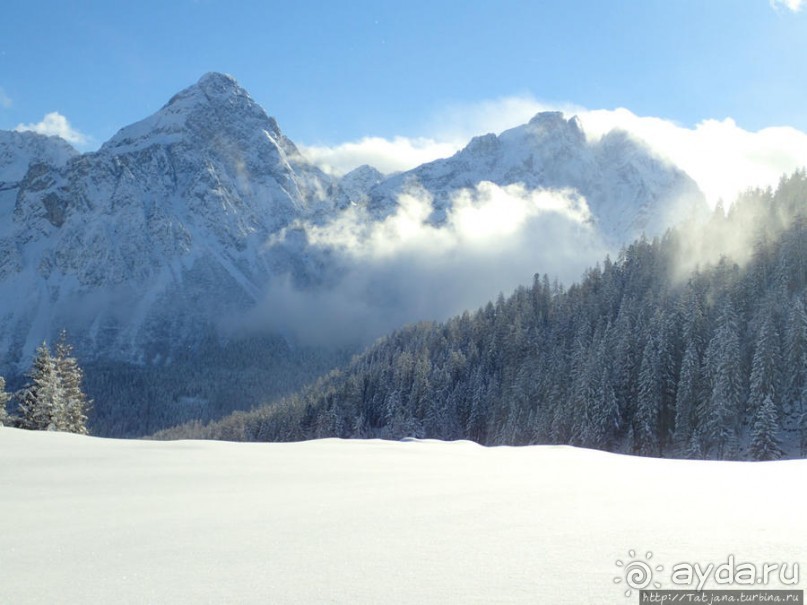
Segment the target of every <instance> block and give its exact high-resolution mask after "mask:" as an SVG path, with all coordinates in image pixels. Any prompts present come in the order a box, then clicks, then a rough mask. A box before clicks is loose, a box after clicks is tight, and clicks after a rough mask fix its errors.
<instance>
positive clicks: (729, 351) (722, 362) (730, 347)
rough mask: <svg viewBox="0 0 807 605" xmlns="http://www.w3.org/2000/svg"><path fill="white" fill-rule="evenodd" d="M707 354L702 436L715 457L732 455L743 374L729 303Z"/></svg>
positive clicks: (722, 457) (735, 328) (734, 451)
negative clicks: (707, 383)
mask: <svg viewBox="0 0 807 605" xmlns="http://www.w3.org/2000/svg"><path fill="white" fill-rule="evenodd" d="M706 357H707V360H706V363H707V366H708V369H709V376H710V378H711V386H712V391H711V396H710V398H709V408H708V410H706V414H705V418H704V420H705V426H704V431H703V437H705V439H706V441H707V447H708V446H713V447H714V449H715V453H716V455H717V458H718V459H725V458H732V457H733V456H734V455H735V454H736V448H737V424H738V422H739V412H740V397H741V384H740V383H741V381H742V374H741V370H740V364H741V358H740V339H739V335H738V328H737V317H736V315H735V313H734V308H733V306H732V305H731V303H730V302H727V303H726V304H725V305H724V308H723V312H722V314H721V317H720V320H719V327H718V329H717V332H716V333H715V335H714V337H713V338H712V341H711V342H710V343H709V347H708V351H707V356H706Z"/></svg>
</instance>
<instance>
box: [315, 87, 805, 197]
mask: <svg viewBox="0 0 807 605" xmlns="http://www.w3.org/2000/svg"><path fill="white" fill-rule="evenodd" d="M558 110H559V111H563V112H564V113H565V114H566V116H567V117H568V116H571V115H578V116H579V117H580V119H581V121H582V123H583V126H584V129H585V131H586V133H587V135H588V136H589V138H590V139H597V138H599V137H600V136H602V135H603V134H605V133H606V132H608V131H609V130H611V129H613V128H621V129H624V130H627V131H628V132H630V133H631V134H633V135H634V136H637V137H638V138H640V139H643V140H644V141H645V142H646V143H647V144H648V145H649V146H650V147H651V148H653V149H654V150H655V151H656V153H658V154H659V155H661V156H662V157H666V158H667V159H669V160H670V161H672V162H673V163H674V164H676V165H678V166H679V167H680V168H682V169H683V170H685V171H686V172H687V173H688V174H689V175H690V176H691V177H692V178H693V179H695V181H696V182H697V183H698V185H699V186H700V188H701V189H702V190H703V192H704V193H705V194H706V197H707V199H708V200H709V202H710V203H711V204H712V205H714V204H716V203H717V201H718V200H719V199H723V201H724V202H725V203H726V204H727V205H730V204H731V203H732V202H733V201H734V199H735V198H736V196H737V194H738V193H739V192H742V191H745V190H746V189H748V188H753V187H763V188H764V187H768V186H771V187H775V186H776V184H777V182H778V181H779V178H780V177H781V176H782V175H783V174H786V173H791V172H793V171H794V170H795V169H797V168H802V167H804V166H805V164H807V133H804V132H801V131H799V130H796V129H795V128H790V127H771V128H764V129H762V130H759V131H756V132H754V131H749V130H745V129H743V128H742V127H740V126H739V125H737V124H736V123H735V122H734V120H732V119H731V118H725V119H722V120H705V121H703V122H701V123H699V124H697V125H695V126H694V127H692V128H687V127H684V126H680V125H678V124H676V123H674V122H672V121H670V120H665V119H663V118H656V117H643V116H637V115H636V114H634V113H632V112H631V111H629V110H627V109H622V108H619V109H612V110H610V109H609V110H588V109H585V108H580V107H574V106H570V105H560V104H555V105H552V104H547V103H543V102H540V101H537V100H535V99H533V98H531V97H526V96H520V97H510V98H502V99H498V100H495V101H485V102H482V103H477V104H473V105H464V106H454V107H451V108H449V109H447V110H446V111H444V112H441V113H440V114H439V115H438V116H436V118H435V119H434V120H432V121H431V123H430V129H431V131H432V133H431V135H430V136H424V137H422V138H407V137H403V136H401V137H395V138H394V139H383V138H379V137H371V138H365V139H362V140H360V141H356V142H352V143H345V144H342V145H337V146H335V147H306V148H304V153H305V154H306V155H307V156H308V157H309V158H310V159H312V160H313V161H314V162H316V163H318V164H321V165H324V166H325V167H326V168H327V169H330V170H331V171H332V172H335V173H337V174H343V173H345V172H347V171H349V170H351V169H353V168H355V167H357V166H359V165H361V164H370V165H371V166H375V167H376V168H378V169H379V170H381V171H382V172H391V171H397V170H408V169H410V168H414V167H415V166H417V165H419V164H422V163H424V162H427V161H431V160H435V159H437V158H441V157H447V156H449V155H451V154H452V153H454V152H456V151H457V150H459V149H461V148H462V147H463V146H465V145H466V144H467V143H468V141H469V139H470V138H471V137H473V136H476V135H480V134H485V133H488V132H494V133H500V132H501V131H502V130H505V129H507V128H511V127H514V126H517V125H519V124H524V123H526V122H527V121H529V119H530V118H531V117H532V116H533V115H535V114H536V113H538V112H540V111H558Z"/></svg>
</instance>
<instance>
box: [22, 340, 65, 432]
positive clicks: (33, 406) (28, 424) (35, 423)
mask: <svg viewBox="0 0 807 605" xmlns="http://www.w3.org/2000/svg"><path fill="white" fill-rule="evenodd" d="M30 379H31V380H30V383H29V384H28V385H27V386H26V387H25V388H24V389H23V391H22V396H21V397H20V407H19V414H20V425H21V426H22V427H23V428H26V429H31V430H38V431H43V430H56V431H63V430H66V427H67V418H66V413H65V402H64V391H63V389H62V385H61V380H60V379H59V373H58V371H57V368H56V361H55V360H54V358H53V357H52V356H51V354H50V349H49V348H48V343H47V342H43V343H42V344H41V345H39V347H38V348H37V350H36V357H35V358H34V363H33V366H32V368H31V373H30Z"/></svg>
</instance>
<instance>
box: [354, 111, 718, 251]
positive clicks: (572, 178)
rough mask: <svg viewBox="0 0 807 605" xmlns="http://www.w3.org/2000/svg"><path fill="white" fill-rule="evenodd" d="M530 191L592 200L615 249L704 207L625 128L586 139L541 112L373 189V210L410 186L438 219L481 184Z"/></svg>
mask: <svg viewBox="0 0 807 605" xmlns="http://www.w3.org/2000/svg"><path fill="white" fill-rule="evenodd" d="M483 180H485V181H490V182H493V183H495V184H497V185H502V186H504V185H512V184H516V183H518V184H521V185H524V186H525V188H526V189H527V190H532V189H552V190H563V189H571V190H574V191H576V192H577V193H578V194H580V195H582V196H583V197H584V198H585V200H586V201H587V203H588V206H589V208H590V210H591V213H592V215H593V217H594V220H595V222H596V224H597V226H598V229H599V231H600V232H601V233H602V234H603V235H604V236H605V237H606V238H607V240H608V241H610V242H611V243H612V244H613V243H615V244H617V245H619V244H622V243H625V242H629V241H631V240H633V239H635V238H636V237H638V236H640V235H641V234H642V233H646V234H647V235H650V236H652V235H658V234H660V233H662V232H663V231H664V229H666V228H667V227H669V226H671V225H672V224H674V223H675V222H677V221H679V220H681V218H682V217H690V216H703V215H704V214H705V213H706V212H707V207H706V204H705V201H704V198H703V195H702V193H701V192H700V190H699V189H698V186H697V185H696V184H695V182H694V181H693V180H692V179H691V178H690V177H689V176H688V175H686V173H684V172H682V171H681V170H680V169H678V168H676V167H675V166H672V165H671V164H669V163H667V162H664V161H663V160H661V159H660V158H658V157H656V156H655V155H654V154H653V152H651V150H650V149H649V148H647V147H646V146H644V145H643V144H641V143H640V142H638V141H637V140H635V139H633V138H632V137H631V136H630V135H628V134H627V133H626V132H623V131H611V132H610V133H608V134H606V135H605V136H604V137H603V138H602V139H601V140H598V141H594V142H591V141H588V140H587V139H586V136H585V134H584V132H583V129H582V126H581V124H580V122H579V120H578V119H577V118H576V117H572V118H570V119H568V120H567V119H565V118H564V116H563V114H562V113H560V112H544V113H539V114H537V115H536V116H535V117H534V118H533V119H532V120H530V121H529V123H527V124H524V125H523V126H518V127H516V128H512V129H510V130H507V131H505V132H503V133H501V134H500V135H499V136H496V135H494V134H487V135H484V136H479V137H476V138H474V139H473V140H472V141H471V142H470V143H469V144H468V145H467V146H466V147H465V148H464V149H462V150H461V151H459V152H457V153H456V154H455V155H454V156H452V157H450V158H446V159H441V160H435V161H434V162H430V163H428V164H424V165H422V166H419V167H417V168H415V169H413V170H410V171H408V172H404V173H401V174H398V175H395V176H393V177H391V178H389V179H387V180H386V181H384V182H383V183H381V184H379V185H377V186H375V187H373V188H372V189H371V190H370V194H369V195H370V198H371V202H370V206H371V207H372V208H373V209H374V210H375V211H376V212H379V213H384V212H385V211H388V210H389V209H390V208H391V207H393V206H394V201H395V198H396V196H397V195H399V194H400V193H401V192H402V191H406V190H407V189H410V188H412V187H418V188H422V189H424V190H425V191H427V192H428V193H430V194H431V195H432V196H433V198H434V205H435V211H436V212H435V215H436V216H435V218H436V220H438V221H439V220H441V219H442V218H444V217H445V213H446V211H447V210H448V209H449V208H450V206H451V198H452V195H453V194H455V193H456V191H457V190H459V189H462V188H473V187H475V186H476V185H477V184H478V183H479V182H480V181H483Z"/></svg>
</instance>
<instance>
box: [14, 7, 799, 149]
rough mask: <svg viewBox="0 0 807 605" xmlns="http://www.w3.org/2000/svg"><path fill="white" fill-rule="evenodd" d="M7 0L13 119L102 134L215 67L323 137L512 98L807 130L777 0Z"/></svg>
mask: <svg viewBox="0 0 807 605" xmlns="http://www.w3.org/2000/svg"><path fill="white" fill-rule="evenodd" d="M790 4H791V6H792V7H794V8H796V7H797V6H798V3H796V2H794V0H790ZM2 12H3V17H2V19H0V90H2V93H0V128H2V129H13V128H14V127H16V126H17V125H18V124H34V123H37V122H39V121H40V120H41V119H42V118H43V116H45V115H46V114H47V113H50V112H58V113H59V114H60V115H62V116H65V117H66V118H67V120H69V123H70V124H71V125H72V127H73V128H74V129H76V130H77V131H80V132H81V133H84V134H86V135H87V137H88V138H89V139H90V140H89V142H88V143H86V144H85V145H84V147H85V148H92V147H94V146H97V145H99V144H100V143H102V142H103V141H104V140H106V139H107V138H109V137H110V136H111V135H113V134H114V133H115V131H117V129H118V128H121V127H123V126H124V125H126V124H128V123H131V122H133V121H135V120H138V119H140V118H142V117H145V116H146V115H148V114H150V113H151V112H153V111H155V110H156V109H158V108H159V107H160V106H162V105H163V104H164V103H165V102H166V101H167V100H168V98H170V96H171V95H172V94H173V93H175V92H177V91H178V90H180V89H181V88H184V87H185V86H187V85H189V84H191V83H193V82H194V81H196V80H197V79H198V77H199V76H200V75H201V74H203V73H204V72H206V71H214V70H215V71H224V72H227V73H230V74H232V75H234V76H235V77H236V78H237V79H238V80H239V81H240V82H241V84H242V85H243V86H244V87H245V88H247V90H249V91H250V93H251V94H252V96H253V97H254V98H255V99H256V100H257V101H258V102H259V103H260V104H261V105H263V106H264V107H265V108H266V110H267V111H268V112H269V113H270V114H272V115H274V116H275V117H276V118H277V119H278V121H279V123H280V125H281V128H283V129H284V131H285V132H286V133H287V134H288V135H289V136H290V137H291V138H292V139H293V140H295V141H300V142H302V143H306V144H312V145H313V144H327V145H333V144H337V143H341V142H344V141H348V140H355V139H358V138H360V137H363V136H368V135H375V136H380V137H393V136H395V135H404V136H428V135H429V129H430V128H433V127H434V122H435V120H437V119H438V118H439V116H440V115H441V114H445V112H446V111H448V110H449V109H450V108H452V107H457V106H469V105H473V104H475V103H479V102H485V101H490V100H495V99H501V98H506V97H513V96H516V97H528V98H533V99H536V100H539V101H542V102H546V103H550V104H552V103H555V104H574V105H577V106H582V107H586V108H589V109H611V108H616V107H626V108H628V109H629V110H631V111H632V112H634V113H635V114H637V115H643V116H657V117H662V118H665V119H668V120H672V121H674V122H676V123H678V124H680V125H683V126H694V125H695V124H697V123H698V122H700V121H701V120H704V119H707V118H716V119H723V118H726V117H731V118H733V119H734V120H735V121H736V122H737V124H738V125H740V126H741V127H743V128H746V129H750V130H757V129H760V128H763V127H766V126H780V125H789V126H792V127H795V128H798V129H799V130H802V131H807V94H805V93H807V11H794V10H790V9H788V8H787V6H786V5H785V4H784V3H780V4H778V5H772V4H770V3H769V1H768V0H666V1H659V0H633V1H627V0H620V1H615V2H604V1H602V0H594V1H564V2H524V1H518V2H516V1H512V0H498V1H496V2H492V1H479V0H462V1H446V0H431V1H421V0H409V1H408V2H406V3H403V2H395V3H393V2H378V1H377V0H376V1H374V2H366V1H355V0H354V1H351V2H311V1H306V0H299V1H297V2H282V3H281V2H276V1H239V0H230V1H229V2H224V1H220V0H198V1H192V0H176V1H166V0H162V1H159V2H154V1H149V0H146V1H140V2H130V3H120V2H108V1H97V2H87V1H76V2H70V3H67V2H61V1H41V0H29V1H26V2H23V1H17V0H12V2H10V3H7V4H6V5H5V6H4V8H3V11H2Z"/></svg>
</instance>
